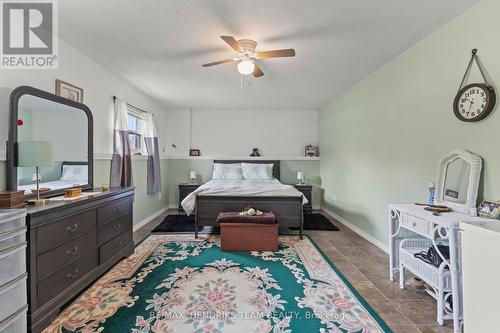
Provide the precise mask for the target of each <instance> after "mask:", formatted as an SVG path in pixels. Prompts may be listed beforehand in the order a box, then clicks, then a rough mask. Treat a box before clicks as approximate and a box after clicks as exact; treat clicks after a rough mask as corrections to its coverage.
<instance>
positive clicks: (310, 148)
mask: <svg viewBox="0 0 500 333" xmlns="http://www.w3.org/2000/svg"><path fill="white" fill-rule="evenodd" d="M304 153H305V156H306V157H318V156H319V147H318V146H316V145H306V146H305V148H304Z"/></svg>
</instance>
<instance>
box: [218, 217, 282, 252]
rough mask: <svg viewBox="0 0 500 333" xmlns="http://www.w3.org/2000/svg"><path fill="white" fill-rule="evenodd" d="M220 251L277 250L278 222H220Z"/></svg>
mask: <svg viewBox="0 0 500 333" xmlns="http://www.w3.org/2000/svg"><path fill="white" fill-rule="evenodd" d="M220 240H221V241H220V243H221V250H222V251H272V252H275V251H277V250H278V223H274V224H259V223H231V222H224V223H221V224H220Z"/></svg>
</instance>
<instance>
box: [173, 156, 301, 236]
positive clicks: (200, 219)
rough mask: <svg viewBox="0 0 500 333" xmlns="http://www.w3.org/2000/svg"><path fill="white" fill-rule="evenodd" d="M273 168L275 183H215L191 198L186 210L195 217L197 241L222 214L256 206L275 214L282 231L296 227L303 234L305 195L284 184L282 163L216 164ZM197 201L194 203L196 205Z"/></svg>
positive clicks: (184, 205)
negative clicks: (257, 165) (204, 227)
mask: <svg viewBox="0 0 500 333" xmlns="http://www.w3.org/2000/svg"><path fill="white" fill-rule="evenodd" d="M236 163H250V164H266V165H269V164H272V176H273V178H274V179H270V180H267V182H266V181H246V180H243V181H237V180H231V181H227V182H224V181H214V180H211V181H209V182H207V183H206V184H204V185H202V186H200V187H199V188H198V189H197V190H196V191H195V192H193V193H191V194H190V195H188V196H187V197H186V198H185V199H184V200H183V201H182V203H181V204H182V206H183V207H184V209H185V210H186V212H187V213H188V214H191V213H194V214H195V238H197V237H198V227H199V226H217V225H218V223H217V221H216V220H217V216H218V215H219V213H220V212H223V211H225V212H228V211H241V210H243V209H244V208H245V207H248V206H252V207H255V208H257V209H260V210H262V211H272V212H273V213H274V214H275V215H276V218H277V220H278V223H279V225H280V227H296V228H299V230H300V237H301V238H302V231H303V221H304V216H303V211H302V205H303V203H307V199H305V198H304V196H303V195H302V193H300V192H299V191H297V190H296V189H295V188H294V187H293V186H291V185H284V184H281V182H279V180H280V162H279V161H265V160H258V161H256V160H236V161H235V160H214V165H215V164H236ZM193 201H194V202H193Z"/></svg>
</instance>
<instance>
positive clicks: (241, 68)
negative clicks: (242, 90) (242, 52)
mask: <svg viewBox="0 0 500 333" xmlns="http://www.w3.org/2000/svg"><path fill="white" fill-rule="evenodd" d="M254 69H255V64H254V63H253V62H252V61H250V60H242V61H240V63H239V64H238V72H240V73H241V74H243V75H248V74H252V73H253V70H254Z"/></svg>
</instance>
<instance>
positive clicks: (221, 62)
mask: <svg viewBox="0 0 500 333" xmlns="http://www.w3.org/2000/svg"><path fill="white" fill-rule="evenodd" d="M228 62H234V59H226V60H220V61H214V62H209V63H208V64H204V65H202V66H203V67H210V66H215V65H220V64H225V63H228Z"/></svg>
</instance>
